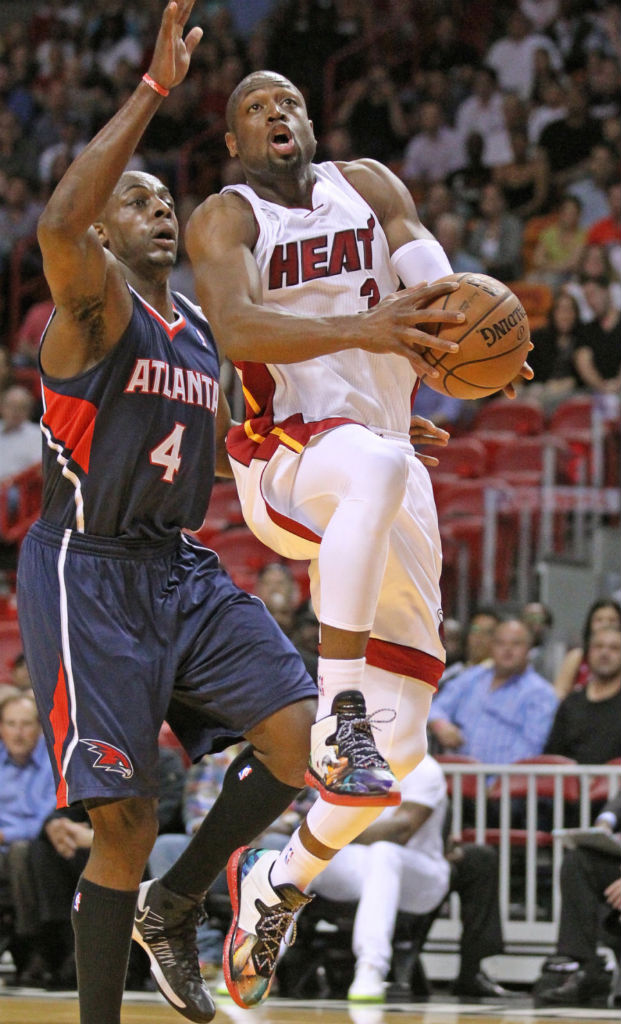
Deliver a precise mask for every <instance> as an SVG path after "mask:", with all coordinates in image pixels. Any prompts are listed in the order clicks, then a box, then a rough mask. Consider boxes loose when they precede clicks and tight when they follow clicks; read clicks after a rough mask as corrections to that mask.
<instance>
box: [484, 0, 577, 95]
mask: <svg viewBox="0 0 621 1024" xmlns="http://www.w3.org/2000/svg"><path fill="white" fill-rule="evenodd" d="M541 49H545V50H547V51H548V53H549V55H550V63H551V66H552V69H553V70H555V71H558V70H560V68H561V57H560V54H559V52H558V50H557V49H556V47H555V45H554V43H553V42H552V40H551V39H550V38H549V37H548V36H545V35H542V34H539V33H537V32H533V30H532V26H531V24H530V22H529V20H528V18H526V17H525V16H524V14H523V12H522V11H521V10H519V9H518V10H515V9H514V10H513V11H512V12H511V14H510V15H509V18H508V21H507V33H506V35H505V36H502V37H501V38H500V39H497V40H496V41H495V42H494V43H492V45H491V46H490V48H489V49H488V51H487V53H486V54H485V56H484V61H485V63H486V64H488V65H489V66H490V67H492V68H493V69H494V71H495V72H496V74H497V75H498V84H499V85H500V88H501V89H503V90H504V91H506V92H516V93H517V94H518V95H519V96H521V98H522V99H523V100H528V99H530V97H531V95H532V92H533V86H534V82H535V54H536V53H537V51H538V50H541Z"/></svg>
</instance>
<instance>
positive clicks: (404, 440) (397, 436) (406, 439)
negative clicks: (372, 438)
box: [368, 426, 412, 448]
mask: <svg viewBox="0 0 621 1024" xmlns="http://www.w3.org/2000/svg"><path fill="white" fill-rule="evenodd" d="M368 429H369V430H371V431H372V432H373V433H374V434H377V436H378V437H383V438H385V439H386V440H387V441H396V442H397V444H402V445H405V446H406V447H408V448H411V447H412V442H411V440H410V435H409V434H402V433H401V432H400V431H398V430H387V429H386V428H384V427H373V426H370V427H369V428H368Z"/></svg>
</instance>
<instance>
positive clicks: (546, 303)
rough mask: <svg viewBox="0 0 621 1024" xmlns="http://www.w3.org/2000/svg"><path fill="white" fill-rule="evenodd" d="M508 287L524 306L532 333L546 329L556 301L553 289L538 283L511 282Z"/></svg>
mask: <svg viewBox="0 0 621 1024" xmlns="http://www.w3.org/2000/svg"><path fill="white" fill-rule="evenodd" d="M507 287H508V288H510V289H511V291H512V292H513V293H514V294H515V295H517V297H518V299H519V300H520V302H521V303H522V305H523V306H524V309H525V310H526V313H527V315H528V322H529V325H530V329H531V331H534V330H536V329H537V328H538V327H544V326H545V324H546V323H547V320H548V314H549V312H550V309H551V307H552V302H553V300H554V292H553V291H552V289H551V288H550V287H549V286H548V285H547V284H542V283H539V282H537V281H510V282H509V283H508V285H507Z"/></svg>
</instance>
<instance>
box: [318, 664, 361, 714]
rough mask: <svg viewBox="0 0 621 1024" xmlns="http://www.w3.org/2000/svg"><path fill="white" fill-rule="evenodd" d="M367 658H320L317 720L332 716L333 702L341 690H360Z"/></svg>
mask: <svg viewBox="0 0 621 1024" xmlns="http://www.w3.org/2000/svg"><path fill="white" fill-rule="evenodd" d="M365 664H366V659H365V658H354V659H351V660H345V659H344V658H321V657H320V658H319V660H318V662H317V686H318V687H319V699H318V702H317V719H320V718H327V716H328V715H330V714H332V701H333V700H334V698H335V697H336V695H337V693H340V692H341V690H360V689H361V687H362V677H363V675H364V666H365Z"/></svg>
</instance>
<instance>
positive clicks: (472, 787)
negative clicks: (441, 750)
mask: <svg viewBox="0 0 621 1024" xmlns="http://www.w3.org/2000/svg"><path fill="white" fill-rule="evenodd" d="M434 756H435V759H436V761H438V762H439V763H440V764H446V765H449V766H450V765H451V764H473V765H478V764H481V762H480V761H478V760H477V758H476V757H469V756H468V754H435V755H434ZM460 778H461V795H462V796H463V797H465V798H469V799H472V800H475V799H476V795H477V776H476V775H466V774H464V775H461V773H460ZM446 788H447V791H448V794H449V796H451V795H452V793H453V779H452V777H451V774H450V772H447V774H446ZM483 788H484V789H485V782H484V783H483Z"/></svg>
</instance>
